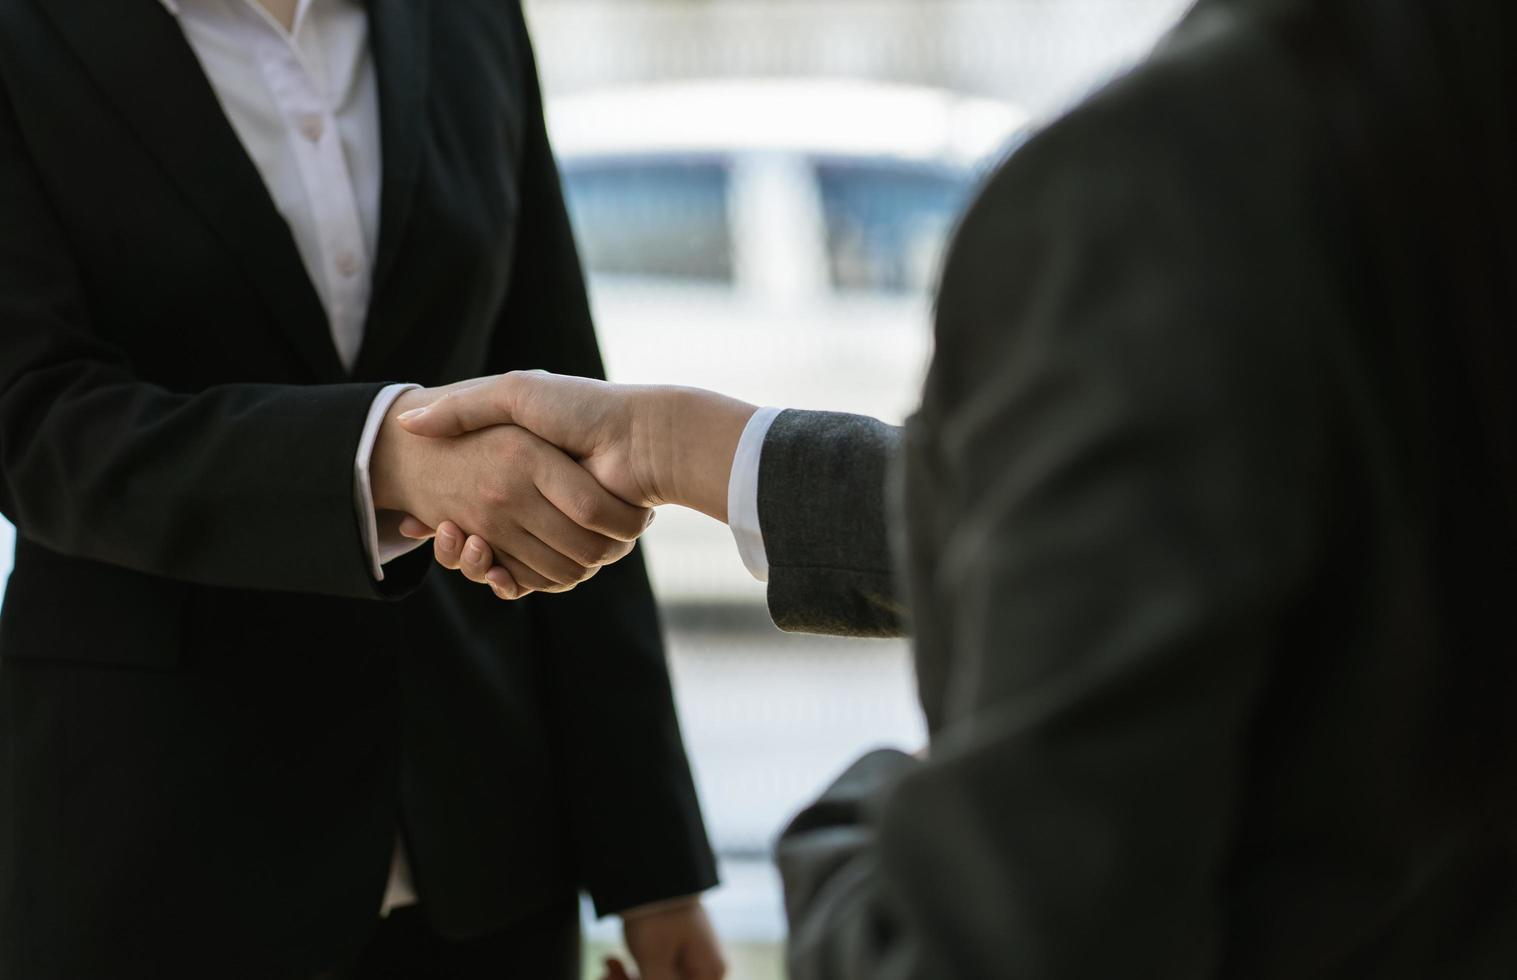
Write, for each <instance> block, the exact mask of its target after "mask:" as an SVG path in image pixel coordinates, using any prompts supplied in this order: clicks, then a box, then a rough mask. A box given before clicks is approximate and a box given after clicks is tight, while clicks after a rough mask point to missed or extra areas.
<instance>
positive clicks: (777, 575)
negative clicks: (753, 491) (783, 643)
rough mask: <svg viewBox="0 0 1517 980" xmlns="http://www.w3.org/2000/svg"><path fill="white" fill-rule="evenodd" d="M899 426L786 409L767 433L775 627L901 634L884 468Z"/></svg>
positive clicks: (762, 521) (762, 511) (762, 516)
mask: <svg viewBox="0 0 1517 980" xmlns="http://www.w3.org/2000/svg"><path fill="white" fill-rule="evenodd" d="M900 442H901V432H900V430H899V429H895V428H892V427H891V426H888V425H885V424H884V423H882V422H879V421H876V420H875V419H871V418H866V417H864V416H859V415H843V414H838V413H835V412H798V411H793V410H792V411H786V412H782V413H780V415H779V416H778V417H777V418H776V419H775V420H774V424H773V425H772V426H770V428H769V433H768V435H767V436H766V437H765V438H764V450H763V455H762V457H761V459H760V462H759V486H758V491H759V494H758V503H759V526H760V529H761V530H762V532H763V538H764V552H765V554H766V555H767V556H768V560H769V615H770V616H771V618H773V620H774V622H775V625H777V626H779V627H780V629H783V630H787V631H790V632H796V633H831V634H837V635H842V636H899V635H901V634H902V633H903V632H904V631H905V619H906V616H905V609H904V607H903V604H902V602H901V600H900V598H899V594H898V590H897V587H896V575H895V572H894V570H893V562H892V560H891V546H890V533H889V526H890V521H889V519H888V512H889V508H888V506H887V503H886V496H887V494H886V485H887V483H888V474H889V472H890V469H891V467H892V465H893V463H894V460H895V458H896V456H897V455H898V452H899V448H900Z"/></svg>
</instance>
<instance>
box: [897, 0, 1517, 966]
mask: <svg viewBox="0 0 1517 980" xmlns="http://www.w3.org/2000/svg"><path fill="white" fill-rule="evenodd" d="M1499 16H1506V15H1504V14H1498V6H1497V5H1496V4H1494V3H1478V4H1451V5H1445V4H1439V3H1436V2H1433V0H1420V2H1400V3H1387V2H1362V3H1360V2H1357V0H1354V2H1348V0H1345V2H1341V3H1333V2H1311V0H1303V2H1296V3H1273V4H1269V3H1263V2H1260V3H1250V2H1247V0H1244V2H1217V3H1210V4H1208V3H1202V4H1201V6H1200V7H1198V8H1197V10H1196V11H1194V12H1193V13H1192V15H1191V16H1190V18H1189V19H1188V21H1187V22H1186V23H1185V24H1184V25H1183V26H1182V28H1181V29H1179V30H1178V31H1177V32H1176V34H1175V35H1174V36H1173V37H1172V38H1171V39H1170V40H1169V41H1168V42H1167V43H1166V45H1165V46H1164V47H1163V48H1162V49H1161V51H1160V53H1159V54H1158V55H1157V56H1156V57H1155V58H1154V59H1153V60H1152V61H1151V62H1150V63H1148V64H1147V65H1145V66H1144V67H1143V68H1142V69H1140V70H1138V71H1137V72H1135V73H1134V74H1133V75H1132V76H1131V77H1129V78H1127V79H1125V80H1122V81H1121V82H1119V83H1117V84H1115V85H1114V86H1112V87H1111V88H1109V89H1108V90H1107V91H1106V92H1104V93H1102V94H1100V95H1098V96H1097V97H1096V98H1095V99H1094V100H1093V101H1092V102H1091V103H1089V104H1087V105H1086V106H1084V107H1082V108H1081V109H1079V110H1077V111H1076V112H1075V113H1074V114H1072V115H1071V116H1070V117H1068V118H1066V119H1065V120H1063V121H1061V122H1060V123H1058V124H1056V125H1055V126H1054V127H1052V128H1051V129H1050V130H1049V131H1048V132H1046V133H1045V134H1043V135H1042V136H1041V137H1039V138H1038V139H1037V140H1035V141H1034V142H1033V143H1032V144H1030V145H1029V146H1028V147H1027V148H1026V149H1024V150H1023V151H1021V153H1020V154H1019V159H1014V160H1013V161H1012V162H1011V163H1010V164H1009V165H1008V166H1007V168H1006V169H1005V170H1004V171H1003V172H1002V173H1001V174H1000V175H998V177H997V178H996V179H995V180H993V181H992V183H991V185H990V186H989V187H988V188H987V189H986V191H985V193H984V196H983V197H982V198H981V200H980V201H979V203H978V204H977V205H976V207H975V209H974V212H973V213H972V214H971V216H970V217H969V218H968V220H967V221H966V223H965V226H964V228H963V230H962V233H961V235H960V237H959V240H958V243H957V245H956V246H955V250H954V256H953V258H952V259H951V260H950V263H949V268H948V271H947V273H946V278H945V282H944V288H943V298H942V311H941V315H940V321H939V334H938V341H939V353H938V357H937V362H936V365H935V367H934V370H933V374H932V378H931V380H930V382H929V389H928V395H927V398H926V403H925V406H924V410H923V412H922V414H921V416H920V417H919V418H918V419H917V420H916V421H915V422H914V424H913V426H914V430H915V431H914V432H913V433H911V434H910V435H909V437H908V445H909V449H908V455H909V462H908V466H907V473H908V492H907V500H908V513H909V515H910V516H911V517H912V518H913V519H914V521H915V525H916V526H915V528H914V533H913V535H912V537H913V547H912V548H911V561H910V566H911V568H912V571H913V583H914V587H913V590H912V600H913V601H912V606H913V609H914V611H915V612H916V615H917V620H918V632H919V634H920V644H921V647H922V653H921V658H920V659H921V665H920V666H921V674H922V678H923V681H924V689H925V691H926V695H927V697H926V700H927V706H928V710H929V714H931V715H934V716H935V721H936V723H937V727H938V728H939V730H940V731H942V732H944V733H945V734H947V735H949V737H950V739H951V738H952V733H953V732H954V731H955V730H958V731H961V732H962V731H967V730H971V729H972V730H974V731H975V732H976V734H975V735H974V736H972V737H973V738H975V739H977V740H981V741H984V740H988V739H991V738H993V737H994V736H992V735H991V734H990V733H992V732H994V731H995V728H996V727H997V726H998V725H1004V726H1006V727H1007V729H1008V734H1007V735H1006V736H1005V738H1006V741H1005V744H1004V745H1003V746H1002V749H1003V750H1004V751H1002V752H1000V753H991V754H987V755H986V767H985V768H984V769H981V770H980V771H979V772H978V773H977V774H975V775H974V776H973V777H972V778H974V779H976V780H977V781H979V782H981V783H982V784H985V785H991V786H994V785H996V784H997V783H998V782H999V784H1000V786H1001V790H1000V794H999V796H1000V799H1001V800H1002V801H1003V802H1004V805H1005V807H1006V809H1007V811H1008V812H1010V813H1011V814H1012V816H1011V817H1010V818H1009V821H1008V825H1006V826H1003V827H1002V832H1003V833H1005V834H1006V835H1008V836H1009V837H1018V838H1020V839H1021V840H1022V841H1023V843H1022V844H1020V845H1012V847H1011V852H1012V853H1010V854H1006V855H1002V856H1001V857H1003V858H1005V859H1006V860H1005V862H1004V866H1003V868H1002V870H1004V872H1005V874H1006V877H1007V879H1008V880H1011V881H1013V882H1015V883H1014V884H1013V885H1012V886H1011V887H1012V888H1013V889H1014V890H1016V891H1019V892H1021V893H1022V895H1023V896H1024V898H1023V899H1022V900H1021V901H1026V900H1027V899H1026V896H1033V897H1032V899H1031V902H1032V904H1033V905H1034V906H1037V905H1040V904H1041V905H1042V906H1043V907H1041V908H1037V909H1036V910H1035V914H1034V915H1033V916H1032V918H1030V919H1029V921H1027V922H1026V923H1023V924H1021V925H1019V926H1014V927H1013V928H1012V929H1011V930H1010V933H1011V934H1013V935H1015V936H1016V937H1017V939H1018V940H1019V941H1023V942H1022V952H1021V954H1017V953H1016V952H1015V951H1014V950H1012V949H1011V948H1010V947H1009V946H1008V948H1007V949H1006V950H1005V952H1006V954H1007V955H1008V956H1013V957H1017V956H1018V955H1020V956H1021V957H1023V958H1026V959H1030V960H1032V961H1034V962H1036V961H1040V960H1041V961H1044V962H1046V963H1048V964H1050V965H1051V964H1053V963H1056V962H1057V963H1059V964H1061V965H1067V966H1070V967H1071V969H1070V970H1069V971H1068V972H1065V971H1062V970H1049V971H1048V975H1061V976H1087V975H1089V976H1094V975H1097V973H1098V972H1099V971H1100V970H1103V969H1104V970H1114V969H1118V968H1119V967H1122V965H1123V964H1124V963H1125V964H1127V967H1126V968H1127V969H1129V970H1132V971H1133V975H1144V976H1148V975H1154V976H1166V977H1176V976H1191V975H1197V976H1200V975H1206V976H1226V977H1278V978H1282V980H1283V978H1299V977H1308V976H1334V977H1344V978H1348V977H1376V978H1388V977H1403V976H1404V977H1408V978H1411V977H1430V976H1438V977H1484V976H1498V975H1499V976H1512V975H1517V861H1514V858H1517V846H1514V845H1517V821H1514V819H1513V812H1514V811H1513V806H1512V799H1513V793H1512V787H1513V783H1514V778H1513V771H1514V767H1513V766H1512V765H1511V763H1510V762H1509V758H1508V753H1509V752H1510V747H1511V746H1512V745H1513V744H1514V741H1513V734H1514V727H1513V725H1512V723H1511V722H1510V721H1509V720H1508V719H1510V718H1511V717H1513V716H1514V715H1517V697H1514V694H1517V684H1514V679H1517V674H1514V671H1513V668H1512V667H1511V666H1510V662H1511V659H1512V654H1513V651H1512V641H1511V638H1510V628H1509V626H1508V625H1507V623H1506V615H1505V612H1504V610H1505V609H1506V607H1507V605H1508V603H1509V601H1510V599H1509V597H1510V595H1511V593H1512V591H1513V563H1512V560H1511V559H1510V557H1509V556H1510V555H1511V554H1512V553H1513V550H1514V547H1517V535H1514V521H1513V511H1514V506H1517V494H1514V490H1517V487H1514V486H1513V477H1514V469H1513V465H1514V460H1517V441H1514V425H1517V414H1514V407H1517V400H1514V398H1513V394H1512V392H1513V391H1514V390H1517V385H1514V384H1513V383H1512V381H1511V378H1510V376H1511V373H1512V368H1513V366H1514V363H1517V358H1514V357H1513V344H1514V340H1513V337H1512V326H1513V323H1514V313H1517V310H1514V303H1513V294H1512V284H1513V283H1514V282H1517V261H1514V258H1517V256H1514V235H1517V228H1514V221H1517V206H1514V199H1517V196H1514V193H1513V190H1512V186H1511V183H1512V180H1513V177H1512V175H1513V174H1514V173H1517V159H1514V156H1513V153H1512V136H1513V134H1512V129H1513V123H1512V116H1511V114H1510V113H1509V111H1508V105H1507V102H1506V99H1507V95H1508V92H1507V89H1506V84H1505V83H1506V80H1507V79H1506V77H1505V76H1506V75H1507V73H1509V72H1510V71H1511V70H1512V69H1511V68H1509V67H1508V66H1507V64H1506V63H1505V62H1506V61H1507V60H1508V59H1510V58H1511V56H1512V55H1513V54H1514V52H1513V51H1512V50H1511V47H1512V37H1513V35H1512V34H1511V33H1510V31H1509V30H1508V29H1507V25H1505V24H1501V23H1498V22H1497V21H1498V17H1499ZM1007 269H1011V270H1012V272H1011V273H1010V274H1009V275H1008V274H1007V272H1006V271H1005V270H1007ZM1008 280H1010V281H1009V282H1008ZM991 310H994V311H998V312H997V313H996V315H994V316H991V315H989V314H988V313H987V311H991ZM996 321H999V322H1000V323H1002V324H1004V329H997V328H996V326H995V323H996ZM993 392H999V393H998V394H992V393H993ZM998 400H999V401H998ZM973 472H978V473H980V474H984V475H985V478H984V479H982V480H972V479H969V480H966V478H965V473H973ZM1096 474H1099V476H1097V475H1096ZM1129 477H1130V478H1129ZM1066 576H1067V577H1068V579H1069V581H1068V582H1065V580H1064V577H1066ZM1124 596H1126V597H1129V598H1123V597H1124ZM978 637H990V638H993V639H994V640H995V643H996V650H995V652H996V654H997V656H996V657H995V658H986V657H984V654H983V651H973V652H966V645H969V646H973V645H974V642H975V638H978ZM1145 716H1148V717H1145ZM1124 726H1130V727H1126V728H1125V730H1124ZM1012 730H1014V731H1015V734H1014V735H1013V734H1010V733H1009V732H1010V731H1012ZM1071 732H1075V733H1079V734H1080V736H1081V738H1080V739H1076V740H1075V744H1073V745H1071V744H1065V742H1064V740H1066V739H1068V738H1069V737H1070V733H1071ZM1103 740H1109V741H1103ZM1145 742H1146V743H1150V744H1144V743H1145ZM1148 750H1154V755H1152V756H1149V755H1146V752H1147V751H1148ZM973 752H974V750H973V749H970V750H969V752H968V753H966V754H967V755H968V754H972V753H973ZM1071 752H1075V753H1077V754H1070V753H1071ZM1103 753H1105V754H1104V755H1103ZM965 761H966V762H968V763H969V764H970V765H971V766H973V762H970V761H969V759H968V758H966V760H965ZM1071 769H1072V770H1073V771H1074V772H1075V773H1076V774H1075V775H1070V774H1069V773H1070V771H1071ZM1061 772H1062V773H1063V775H1060V773H1061ZM963 777H964V774H963V773H961V774H960V778H963ZM920 782H921V785H920V786H918V787H916V788H915V792H913V790H912V789H909V788H903V790H902V792H901V793H900V794H898V796H897V801H898V805H899V806H901V807H902V809H909V808H910V804H909V803H906V802H904V801H905V800H906V799H907V798H909V797H910V796H914V795H915V793H922V794H927V795H935V796H937V797H938V798H940V799H941V798H942V797H943V795H944V793H945V787H944V786H942V785H934V783H935V781H934V780H931V779H928V778H926V777H925V774H924V775H923V777H922V778H921V779H920ZM907 786H909V783H908V784H907ZM986 793H987V794H991V793H993V791H990V790H987V791H986ZM987 799H988V797H987ZM1018 800H1020V801H1021V808H1020V809H1018V807H1017V806H1016V804H1017V802H1018ZM1076 804H1077V805H1076ZM1101 810H1105V811H1109V812H1108V813H1107V815H1106V816H1104V817H1102V818H1100V819H1097V820H1096V821H1095V825H1092V823H1091V822H1090V820H1089V814H1090V813H1091V812H1092V811H1101ZM919 816H920V814H919ZM1061 821H1065V822H1067V826H1060V824H1061ZM887 826H888V823H887ZM1068 826H1073V827H1077V828H1078V830H1079V834H1078V835H1077V834H1075V832H1074V831H1072V830H1069V829H1067V827H1068ZM940 829H941V828H940ZM887 841H888V832H887ZM1031 841H1041V842H1042V845H1043V846H1044V847H1048V846H1050V845H1051V844H1052V845H1053V849H1054V850H1055V851H1056V852H1057V853H1060V854H1061V855H1062V856H1063V858H1064V859H1065V860H1066V861H1067V860H1069V859H1072V858H1076V857H1077V856H1078V855H1080V854H1081V853H1082V852H1087V853H1088V852H1089V850H1090V849H1091V848H1093V847H1096V848H1099V851H1098V853H1100V854H1102V855H1103V860H1096V861H1091V862H1089V864H1088V865H1087V864H1076V866H1075V867H1074V869H1073V870H1071V868H1069V867H1068V866H1065V865H1061V864H1060V863H1059V862H1054V863H1053V864H1052V865H1050V866H1040V865H1039V864H1038V863H1033V864H1030V865H1029V864H1028V863H1026V859H1027V853H1026V851H1027V848H1028V847H1029V844H1028V842H1031ZM887 846H889V845H888V843H887ZM983 860H984V856H983V855H982V861H983ZM990 860H991V861H992V862H994V861H995V860H997V859H996V858H991V859H990ZM1045 876H1046V877H1045ZM946 877H949V878H951V877H953V876H952V875H947V876H946ZM1018 879H1020V881H1019V882H1018ZM959 881H960V882H962V881H963V879H959ZM987 894H989V893H987ZM1082 895H1083V899H1082V900H1075V901H1071V896H1082ZM1096 895H1099V896H1100V897H1099V898H1095V897H1093V896H1096ZM924 900H928V901H930V900H931V899H930V897H928V898H926V899H924ZM1082 901H1091V902H1105V903H1107V904H1108V906H1109V907H1108V908H1107V909H1106V910H1105V911H1106V912H1107V913H1110V915H1109V916H1108V915H1104V914H1103V915H1098V916H1087V915H1086V914H1085V911H1087V909H1082V907H1081V903H1082ZM1019 904H1020V903H1019ZM1124 909H1125V910H1126V912H1125V914H1118V912H1119V910H1124ZM986 914H989V910H986ZM1023 925H1025V928H1022V927H1021V926H1023ZM1108 927H1109V928H1110V929H1113V930H1115V931H1116V935H1113V934H1112V933H1111V932H1108V931H1106V930H1107V928H1108ZM1081 933H1085V934H1086V935H1087V936H1088V941H1089V943H1090V946H1089V947H1088V948H1086V949H1084V950H1080V951H1076V950H1073V949H1069V948H1061V947H1063V944H1065V943H1067V942H1069V941H1070V940H1071V938H1072V937H1074V936H1077V935H1080V934H1081ZM1093 933H1101V935H1095V934H1093ZM1029 945H1030V946H1031V952H1030V953H1029V952H1028V947H1029ZM984 952H988V951H987V950H982V953H984ZM953 959H955V960H958V962H959V963H960V964H961V966H967V964H969V963H971V962H973V961H974V960H973V959H960V958H959V957H953ZM990 962H994V961H993V960H990V959H984V960H980V966H978V967H973V968H984V965H985V964H987V963H990ZM973 968H971V969H973ZM1082 968H1083V969H1084V970H1085V972H1081V969H1082ZM955 975H965V976H968V975H971V974H969V973H962V972H961V973H958V974H955ZM997 975H1001V974H997ZM1005 975H1008V976H1018V975H1021V974H1019V973H1018V971H1017V970H1016V969H1015V968H1008V969H1007V971H1006V973H1005ZM1030 975H1037V976H1042V975H1044V974H1043V973H1040V972H1037V971H1036V970H1034V971H1032V972H1031V974H1030ZM1102 975H1107V974H1102Z"/></svg>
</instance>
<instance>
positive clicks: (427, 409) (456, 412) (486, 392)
mask: <svg viewBox="0 0 1517 980" xmlns="http://www.w3.org/2000/svg"><path fill="white" fill-rule="evenodd" d="M513 387H514V382H513V381H512V377H511V375H509V374H503V375H501V376H499V377H496V378H486V379H481V380H478V381H475V382H470V383H465V384H462V385H455V386H453V387H452V388H449V389H445V391H444V393H443V394H442V396H441V397H439V398H438V399H437V400H436V401H434V402H432V403H431V404H430V405H424V406H422V407H421V408H413V409H411V410H410V411H409V412H404V413H402V414H400V415H397V416H396V417H395V421H397V422H399V423H400V425H401V427H402V428H404V429H405V430H406V431H407V432H410V433H411V434H413V435H418V436H429V437H431V438H434V439H437V438H446V437H448V436H458V435H463V434H464V433H465V432H473V431H474V430H476V429H486V428H489V427H490V426H492V425H507V424H510V423H512V422H515V421H516V418H515V412H514V411H513V410H512V408H511V400H512V394H513Z"/></svg>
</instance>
